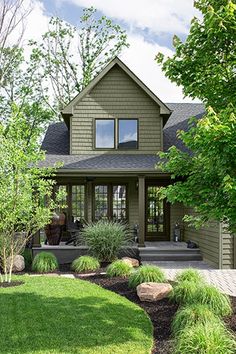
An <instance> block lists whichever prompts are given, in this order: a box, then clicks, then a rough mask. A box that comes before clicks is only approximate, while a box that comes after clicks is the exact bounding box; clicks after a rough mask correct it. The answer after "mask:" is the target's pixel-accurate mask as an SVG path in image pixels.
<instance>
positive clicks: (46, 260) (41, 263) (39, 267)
mask: <svg viewBox="0 0 236 354" xmlns="http://www.w3.org/2000/svg"><path fill="white" fill-rule="evenodd" d="M56 269H58V261H57V258H56V257H55V256H54V254H53V253H51V252H40V253H38V254H37V255H36V256H35V257H34V259H33V263H32V270H33V271H34V272H37V273H49V272H53V271H54V270H56Z"/></svg>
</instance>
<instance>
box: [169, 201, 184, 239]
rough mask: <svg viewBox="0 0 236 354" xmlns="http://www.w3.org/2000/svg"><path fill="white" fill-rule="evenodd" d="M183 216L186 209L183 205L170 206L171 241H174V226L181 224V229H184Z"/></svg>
mask: <svg viewBox="0 0 236 354" xmlns="http://www.w3.org/2000/svg"><path fill="white" fill-rule="evenodd" d="M183 216H184V207H183V204H181V203H175V204H171V206H170V240H171V241H173V232H174V226H175V224H176V222H177V223H179V224H180V227H181V229H183V221H182V219H183Z"/></svg>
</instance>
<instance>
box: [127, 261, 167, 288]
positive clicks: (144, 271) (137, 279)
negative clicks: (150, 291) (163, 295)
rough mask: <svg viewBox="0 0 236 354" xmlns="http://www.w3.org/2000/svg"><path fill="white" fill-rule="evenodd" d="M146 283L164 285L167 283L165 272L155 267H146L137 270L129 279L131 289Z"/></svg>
mask: <svg viewBox="0 0 236 354" xmlns="http://www.w3.org/2000/svg"><path fill="white" fill-rule="evenodd" d="M145 282H155V283H164V282H166V279H165V274H164V272H163V271H162V270H161V269H160V268H158V267H155V266H151V265H144V266H141V267H139V268H138V269H137V270H135V271H134V272H133V273H132V274H131V275H130V277H129V287H130V288H136V286H138V285H139V284H142V283H145Z"/></svg>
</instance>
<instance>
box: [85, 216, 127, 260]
mask: <svg viewBox="0 0 236 354" xmlns="http://www.w3.org/2000/svg"><path fill="white" fill-rule="evenodd" d="M82 238H83V242H84V243H85V244H86V245H87V246H88V248H89V252H90V254H92V255H93V256H94V257H96V258H97V259H98V260H99V261H100V262H112V261H114V260H115V259H116V258H117V256H118V253H119V251H120V250H121V248H122V247H123V246H128V245H129V244H130V243H131V241H132V237H131V234H130V231H129V228H128V227H127V225H126V224H123V223H118V222H114V221H105V220H99V221H98V222H96V223H92V224H89V225H87V226H86V227H85V228H84V230H83V233H82Z"/></svg>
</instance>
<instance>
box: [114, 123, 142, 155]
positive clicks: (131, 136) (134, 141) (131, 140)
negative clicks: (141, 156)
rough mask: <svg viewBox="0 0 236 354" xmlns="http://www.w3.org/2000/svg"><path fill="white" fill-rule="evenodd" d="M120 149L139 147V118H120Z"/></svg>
mask: <svg viewBox="0 0 236 354" xmlns="http://www.w3.org/2000/svg"><path fill="white" fill-rule="evenodd" d="M118 122H119V129H118V130H119V133H118V137H119V138H118V139H119V141H118V149H137V148H138V120H137V119H119V121H118Z"/></svg>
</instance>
